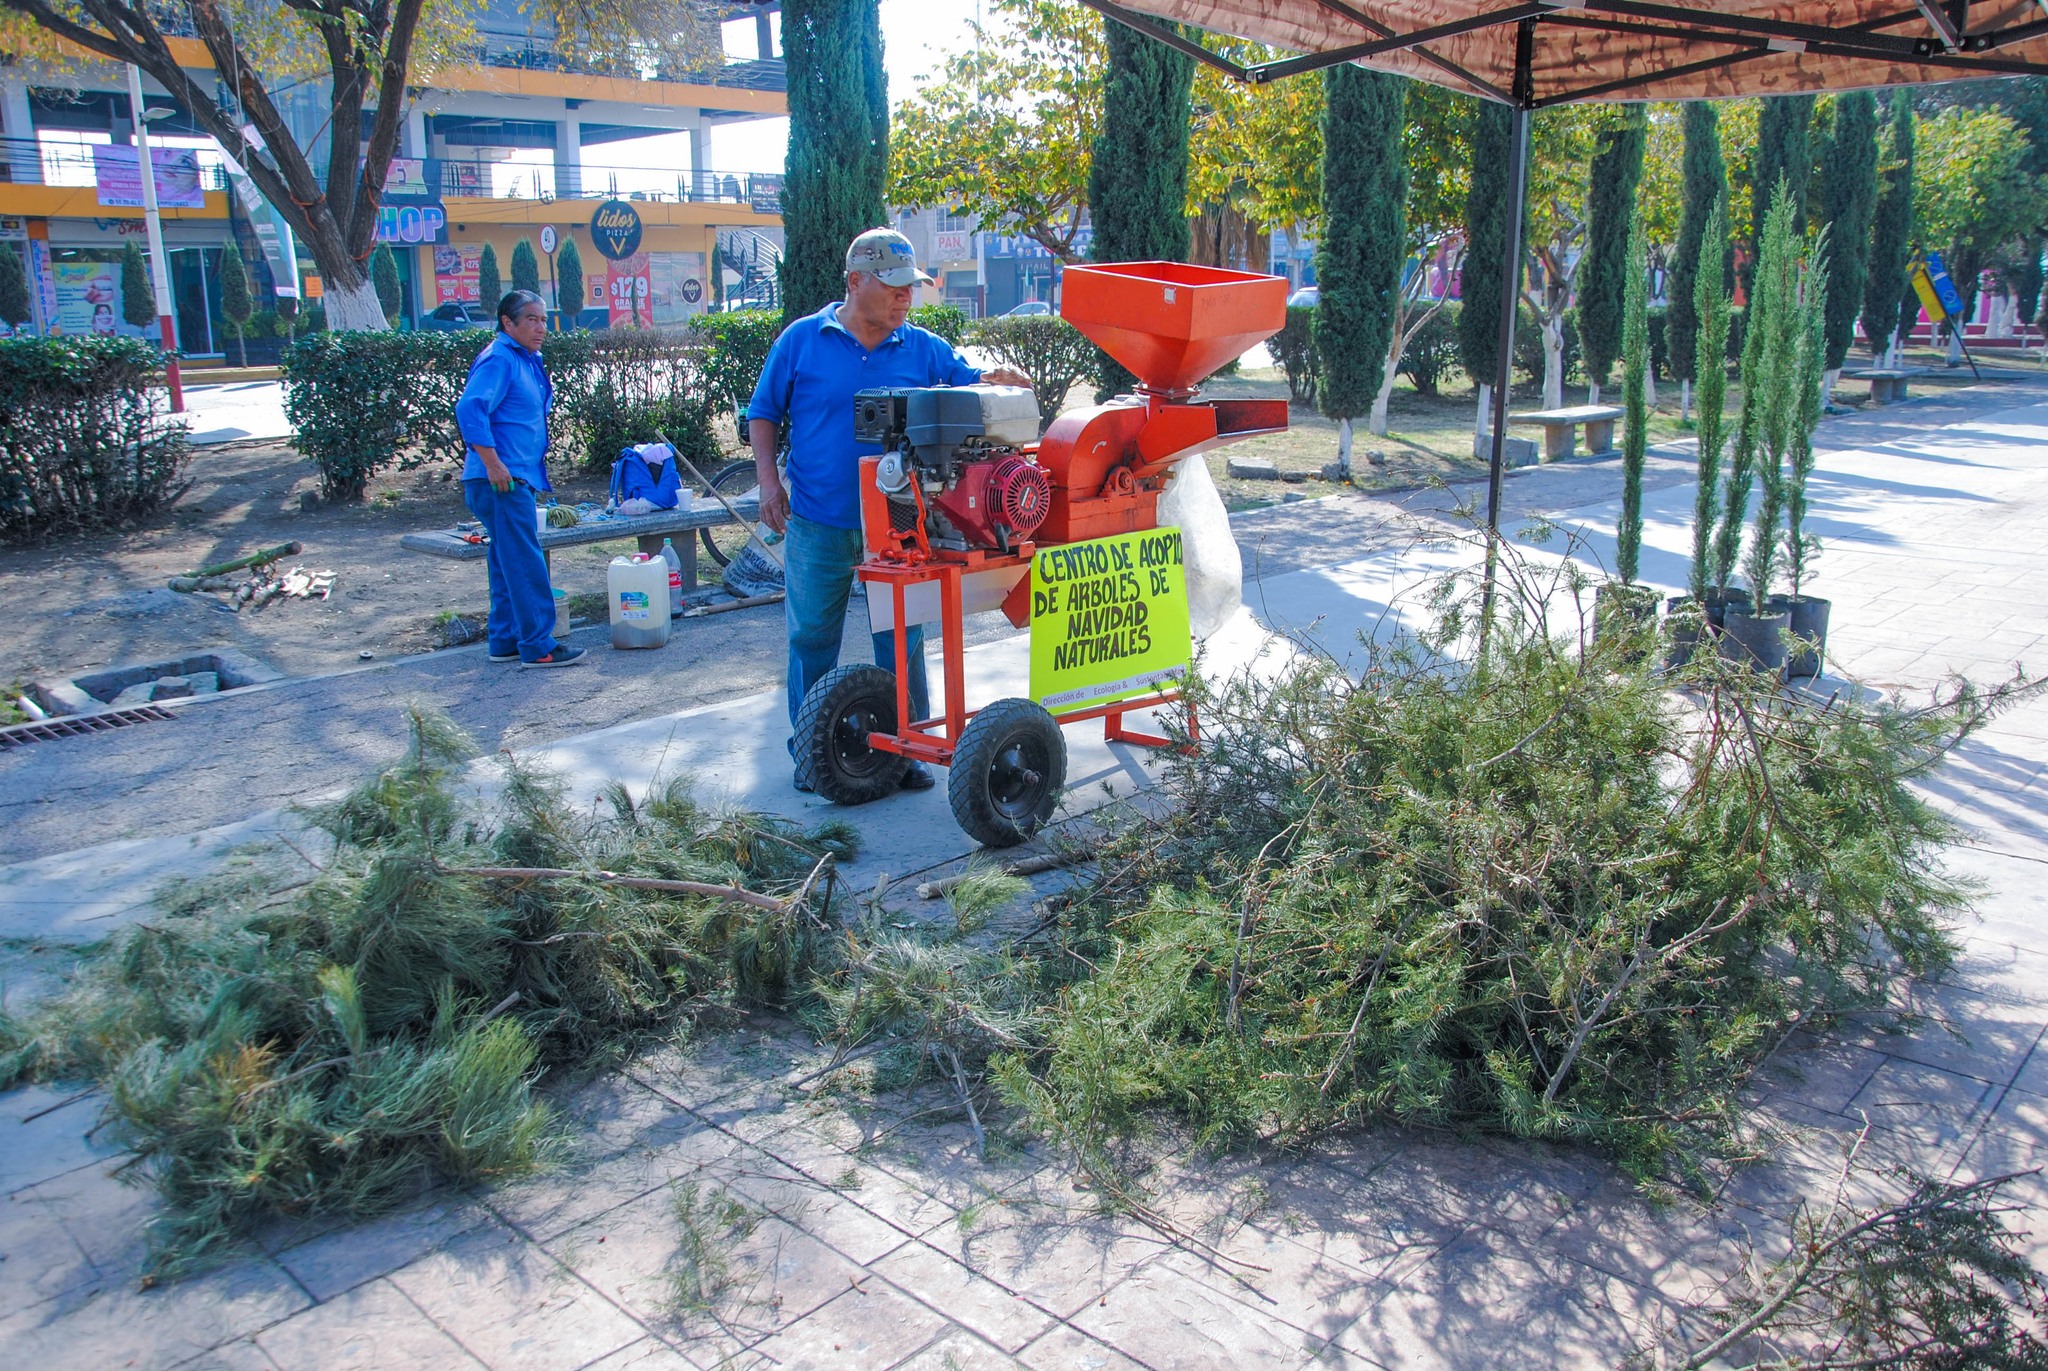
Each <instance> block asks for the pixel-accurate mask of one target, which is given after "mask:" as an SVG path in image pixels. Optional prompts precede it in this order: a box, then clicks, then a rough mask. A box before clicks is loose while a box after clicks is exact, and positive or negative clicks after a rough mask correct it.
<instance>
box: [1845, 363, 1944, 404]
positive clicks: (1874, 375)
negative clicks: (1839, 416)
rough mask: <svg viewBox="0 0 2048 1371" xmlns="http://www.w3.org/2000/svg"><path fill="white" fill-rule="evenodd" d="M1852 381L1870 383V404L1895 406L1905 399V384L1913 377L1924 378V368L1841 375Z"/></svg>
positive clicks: (1892, 369) (1856, 372)
mask: <svg viewBox="0 0 2048 1371" xmlns="http://www.w3.org/2000/svg"><path fill="white" fill-rule="evenodd" d="M1842 374H1843V375H1844V376H1847V377H1848V378H1849V379H1850V380H1852V381H1868V382H1870V403H1871V404H1873V405H1895V404H1897V403H1898V402H1899V401H1901V400H1903V399H1905V398H1906V382H1908V381H1909V380H1911V379H1912V378H1913V377H1915V376H1925V375H1926V374H1927V368H1926V367H1871V368H1870V369H1868V370H1866V371H1845V372H1843V373H1842Z"/></svg>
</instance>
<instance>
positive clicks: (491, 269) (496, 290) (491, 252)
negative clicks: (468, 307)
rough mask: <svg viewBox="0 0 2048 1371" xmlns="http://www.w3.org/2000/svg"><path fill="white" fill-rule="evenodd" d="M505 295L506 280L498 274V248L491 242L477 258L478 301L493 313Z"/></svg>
mask: <svg viewBox="0 0 2048 1371" xmlns="http://www.w3.org/2000/svg"><path fill="white" fill-rule="evenodd" d="M504 297H505V281H504V278H503V277H501V276H499V275H498V250H497V249H496V248H494V247H492V246H491V245H490V244H489V243H485V244H484V250H483V252H482V253H480V254H479V255H478V257H477V259H476V298H477V303H479V304H481V305H482V306H483V307H484V308H485V309H487V310H490V311H491V312H492V313H494V314H495V313H496V312H497V308H498V301H500V300H502V299H503V298H504Z"/></svg>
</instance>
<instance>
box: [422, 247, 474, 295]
mask: <svg viewBox="0 0 2048 1371" xmlns="http://www.w3.org/2000/svg"><path fill="white" fill-rule="evenodd" d="M483 255H484V250H483V248H482V247H480V246H479V247H471V248H460V247H438V248H435V249H434V303H435V304H436V305H447V304H456V303H465V302H466V303H468V304H472V305H473V304H476V303H478V291H477V280H476V277H477V268H478V266H479V264H480V263H481V262H482V260H483Z"/></svg>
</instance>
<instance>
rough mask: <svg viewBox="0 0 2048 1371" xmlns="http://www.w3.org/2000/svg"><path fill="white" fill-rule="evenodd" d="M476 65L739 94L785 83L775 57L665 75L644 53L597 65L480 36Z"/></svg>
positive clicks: (530, 42)
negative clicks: (722, 88) (727, 89)
mask: <svg viewBox="0 0 2048 1371" xmlns="http://www.w3.org/2000/svg"><path fill="white" fill-rule="evenodd" d="M469 55H470V57H471V59H472V60H473V61H475V62H476V63H477V64H478V65H479V66H486V67H511V68H513V69H515V70H520V71H560V72H572V73H575V74H577V75H581V76H620V77H624V78H626V79H627V80H632V81H675V82H678V83H680V84H683V85H692V86H731V87H734V88H737V89H741V90H768V91H782V90H787V89H788V88H789V78H788V75H787V72H786V71H785V69H784V67H783V63H782V59H781V58H779V57H771V58H766V59H750V60H746V61H728V62H726V63H724V64H723V65H722V66H714V67H707V68H704V69H702V70H698V69H694V68H682V69H675V70H670V69H668V68H666V67H664V66H663V64H662V63H661V62H660V61H659V60H658V59H657V58H656V57H655V56H654V54H652V53H649V54H648V56H647V60H646V61H644V62H640V61H633V60H627V59H615V60H610V61H600V60H596V59H593V58H589V57H584V56H569V55H564V54H563V53H560V52H557V51H556V50H555V49H554V47H553V46H551V45H550V44H547V43H544V42H540V41H537V40H535V39H533V38H526V37H512V36H507V35H502V34H485V35H483V37H482V38H481V39H480V40H479V41H478V42H477V43H476V44H474V45H473V46H472V47H471V48H470V52H469Z"/></svg>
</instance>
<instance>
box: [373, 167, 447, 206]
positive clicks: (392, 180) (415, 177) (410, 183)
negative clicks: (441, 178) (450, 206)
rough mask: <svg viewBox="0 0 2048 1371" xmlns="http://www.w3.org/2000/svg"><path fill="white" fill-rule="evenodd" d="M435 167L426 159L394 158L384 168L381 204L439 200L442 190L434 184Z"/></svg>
mask: <svg viewBox="0 0 2048 1371" xmlns="http://www.w3.org/2000/svg"><path fill="white" fill-rule="evenodd" d="M433 166H434V164H433V163H432V162H430V161H428V160H427V159H426V158H424V157H394V158H392V159H391V161H390V162H389V163H388V164H387V165H386V166H385V168H384V195H383V199H382V200H381V201H379V203H380V204H389V203H391V202H393V201H398V200H404V201H408V202H412V203H417V202H419V201H422V200H439V199H440V198H441V188H440V187H439V186H437V185H435V184H434V181H435V177H434V176H433V174H432V172H433Z"/></svg>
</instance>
